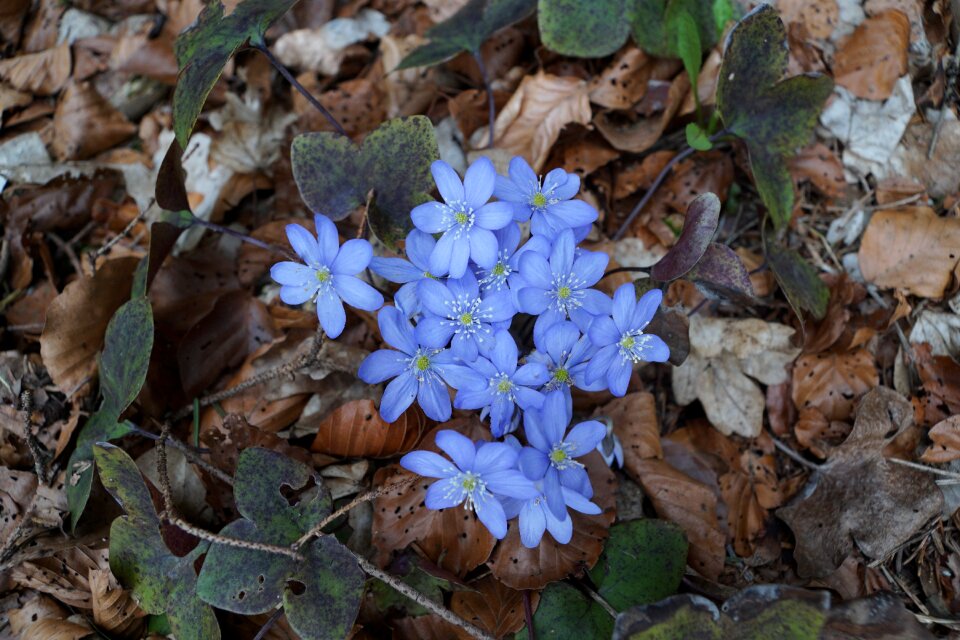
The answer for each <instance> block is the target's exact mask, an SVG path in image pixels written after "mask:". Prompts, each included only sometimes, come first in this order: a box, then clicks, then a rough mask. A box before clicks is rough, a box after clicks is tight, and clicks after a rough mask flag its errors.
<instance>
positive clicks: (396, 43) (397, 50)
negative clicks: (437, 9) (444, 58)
mask: <svg viewBox="0 0 960 640" xmlns="http://www.w3.org/2000/svg"><path fill="white" fill-rule="evenodd" d="M425 42H426V39H425V38H424V37H423V36H420V35H417V34H415V33H411V34H409V35H406V36H394V35H390V34H387V35H385V36H383V37H382V38H380V61H381V64H382V65H383V73H384V75H383V77H382V79H381V80H380V83H381V86H382V88H383V91H384V93H386V96H387V116H388V117H390V118H396V117H397V116H409V115H413V114H415V113H423V112H424V111H425V110H426V109H427V107H429V105H430V102H431V101H432V100H433V99H434V97H435V96H436V95H437V85H436V82H434V80H433V78H434V74H435V70H434V69H435V67H414V68H412V69H397V65H399V64H400V61H401V60H403V59H404V58H405V57H406V55H407V54H408V53H410V52H411V51H413V50H414V49H416V48H417V47H419V46H420V45H422V44H424V43H425ZM461 93H465V92H461ZM451 112H452V109H451ZM465 135H466V133H465Z"/></svg>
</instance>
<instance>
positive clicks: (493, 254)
mask: <svg viewBox="0 0 960 640" xmlns="http://www.w3.org/2000/svg"><path fill="white" fill-rule="evenodd" d="M497 249H498V247H497V237H496V236H495V235H493V232H492V231H487V230H486V229H480V228H477V229H471V231H470V257H471V258H473V261H474V262H476V263H477V264H478V265H479V266H480V267H482V268H484V269H488V270H489V269H493V267H494V265H495V264H497Z"/></svg>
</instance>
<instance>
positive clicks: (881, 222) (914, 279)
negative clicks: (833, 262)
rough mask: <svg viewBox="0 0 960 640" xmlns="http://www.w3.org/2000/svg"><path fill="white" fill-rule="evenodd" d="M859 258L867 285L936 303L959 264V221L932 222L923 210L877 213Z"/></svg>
mask: <svg viewBox="0 0 960 640" xmlns="http://www.w3.org/2000/svg"><path fill="white" fill-rule="evenodd" d="M859 258H860V270H861V271H862V272H863V277H864V279H866V281H867V282H872V283H874V284H876V285H877V286H880V287H885V288H899V289H905V290H906V291H907V292H909V293H912V294H914V295H917V296H921V297H924V298H940V297H942V296H943V295H944V292H945V291H946V288H947V287H948V286H949V285H950V279H951V276H952V274H953V272H954V271H955V270H956V269H957V266H958V264H960V218H941V217H938V216H937V214H936V213H934V212H933V209H930V208H929V207H904V208H902V209H898V210H895V211H893V210H889V211H886V210H885V211H877V212H876V213H874V214H873V218H871V219H870V224H869V225H867V229H866V231H865V232H864V234H863V239H862V240H861V242H860V253H859Z"/></svg>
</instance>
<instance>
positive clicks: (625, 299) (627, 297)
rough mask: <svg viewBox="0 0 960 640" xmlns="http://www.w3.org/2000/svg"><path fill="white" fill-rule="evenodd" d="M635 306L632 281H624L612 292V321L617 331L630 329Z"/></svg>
mask: <svg viewBox="0 0 960 640" xmlns="http://www.w3.org/2000/svg"><path fill="white" fill-rule="evenodd" d="M636 306H637V294H636V289H635V288H634V286H633V283H632V282H625V283H624V284H622V285H620V286H619V287H617V290H616V291H614V292H613V323H614V324H615V325H617V330H618V333H625V332H627V331H629V330H630V323H631V321H632V319H633V310H634V309H635V308H636ZM595 344H596V343H595Z"/></svg>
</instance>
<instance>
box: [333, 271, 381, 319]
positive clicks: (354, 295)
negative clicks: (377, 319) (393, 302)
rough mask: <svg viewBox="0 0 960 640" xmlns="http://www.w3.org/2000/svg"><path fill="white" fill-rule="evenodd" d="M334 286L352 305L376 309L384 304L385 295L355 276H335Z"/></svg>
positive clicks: (345, 300) (367, 309) (371, 309)
mask: <svg viewBox="0 0 960 640" xmlns="http://www.w3.org/2000/svg"><path fill="white" fill-rule="evenodd" d="M333 288H334V289H336V291H337V293H338V294H339V295H340V297H341V298H342V299H343V301H344V302H346V303H347V304H348V305H350V306H351V307H354V308H355V309H363V310H364V311H376V310H377V309H379V308H380V307H382V306H383V295H382V294H381V293H380V292H379V291H377V290H376V289H374V288H373V287H371V286H370V285H369V284H367V283H366V282H364V281H363V280H361V279H360V278H357V277H355V276H344V275H335V276H333Z"/></svg>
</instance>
